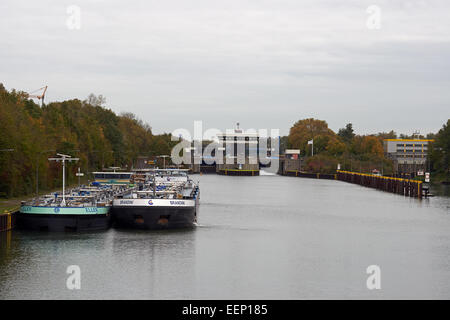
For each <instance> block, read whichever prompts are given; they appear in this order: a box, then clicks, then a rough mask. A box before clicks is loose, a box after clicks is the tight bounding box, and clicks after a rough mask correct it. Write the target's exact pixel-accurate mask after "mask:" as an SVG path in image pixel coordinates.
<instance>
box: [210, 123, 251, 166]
mask: <svg viewBox="0 0 450 320" xmlns="http://www.w3.org/2000/svg"><path fill="white" fill-rule="evenodd" d="M217 138H218V140H219V145H221V146H223V148H224V149H225V150H224V161H223V162H224V163H223V164H217V166H216V170H217V172H218V173H225V174H238V175H259V161H258V152H259V136H258V134H257V133H252V132H244V131H243V130H242V129H239V126H238V127H237V129H234V130H233V132H226V133H219V134H217Z"/></svg>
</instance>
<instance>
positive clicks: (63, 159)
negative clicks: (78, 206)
mask: <svg viewBox="0 0 450 320" xmlns="http://www.w3.org/2000/svg"><path fill="white" fill-rule="evenodd" d="M56 155H58V156H60V158H48V160H49V161H57V162H60V161H61V162H62V168H63V190H62V195H63V196H62V201H61V207H65V206H66V161H69V162H71V161H78V160H79V158H72V157H71V156H69V155H67V154H62V153H57V154H56Z"/></svg>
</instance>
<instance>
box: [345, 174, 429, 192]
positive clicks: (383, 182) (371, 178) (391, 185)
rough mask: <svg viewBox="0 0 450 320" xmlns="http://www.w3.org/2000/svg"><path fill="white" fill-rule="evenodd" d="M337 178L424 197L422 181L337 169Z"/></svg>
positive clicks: (388, 190)
mask: <svg viewBox="0 0 450 320" xmlns="http://www.w3.org/2000/svg"><path fill="white" fill-rule="evenodd" d="M337 180H340V181H345V182H350V183H354V184H359V185H361V186H365V187H369V188H374V189H378V190H383V191H387V192H391V193H397V194H400V195H403V196H408V197H414V198H419V199H421V198H422V181H418V180H411V179H403V178H394V177H384V176H378V175H374V174H366V173H358V172H350V171H341V170H338V171H337Z"/></svg>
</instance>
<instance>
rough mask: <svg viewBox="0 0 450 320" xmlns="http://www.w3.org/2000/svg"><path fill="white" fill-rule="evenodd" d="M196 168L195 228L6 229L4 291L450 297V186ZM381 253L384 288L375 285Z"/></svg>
mask: <svg viewBox="0 0 450 320" xmlns="http://www.w3.org/2000/svg"><path fill="white" fill-rule="evenodd" d="M196 179H199V180H200V182H201V188H202V195H201V211H200V216H199V225H198V226H197V227H196V228H194V229H188V230H179V231H157V232H146V231H134V230H116V229H111V230H108V231H105V232H93V233H65V234H64V233H61V234H52V233H39V232H37V233H36V232H33V233H30V232H23V231H17V230H15V231H13V232H7V233H2V234H1V236H0V241H1V242H0V298H2V299H5V298H30V299H42V298H56V299H72V298H73V299H106V298H109V299H166V298H172V299H189V298H191V299H197V298H212V299H226V298H238V299H240V298H242V299H247V298H254V299H265V298H272V299H302V298H306V299H309V298H344V299H345V298H374V299H378V298H445V299H448V298H450V268H449V265H450V235H449V232H448V230H450V215H449V208H450V201H449V199H450V198H448V197H442V196H436V197H433V198H430V199H425V200H422V201H420V200H417V199H411V198H405V197H402V196H398V195H394V194H389V193H385V192H381V191H377V190H373V189H368V188H364V187H360V186H356V185H352V184H347V183H343V182H338V181H326V180H315V179H301V178H295V177H280V176H259V177H226V176H216V175H203V176H197V177H196ZM447 190H448V189H447ZM433 192H434V193H435V194H438V193H437V192H435V191H433ZM372 264H377V265H379V266H380V268H381V273H382V282H381V283H382V289H381V290H379V291H370V290H368V289H367V288H366V279H367V276H368V275H367V274H366V268H367V266H369V265H372ZM69 265H79V266H80V268H81V290H68V289H66V279H67V276H68V275H67V274H66V268H67V267H68V266H69Z"/></svg>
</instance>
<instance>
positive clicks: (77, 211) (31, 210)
mask: <svg viewBox="0 0 450 320" xmlns="http://www.w3.org/2000/svg"><path fill="white" fill-rule="evenodd" d="M109 208H110V207H38V206H22V207H21V208H20V212H21V213H27V214H55V215H60V214H72V215H92V214H99V215H100V214H107V213H108V212H109Z"/></svg>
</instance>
